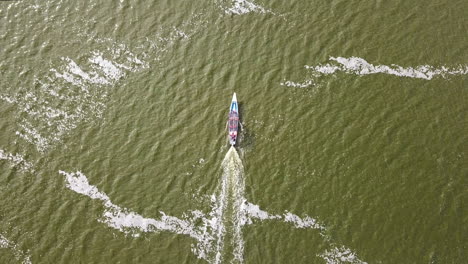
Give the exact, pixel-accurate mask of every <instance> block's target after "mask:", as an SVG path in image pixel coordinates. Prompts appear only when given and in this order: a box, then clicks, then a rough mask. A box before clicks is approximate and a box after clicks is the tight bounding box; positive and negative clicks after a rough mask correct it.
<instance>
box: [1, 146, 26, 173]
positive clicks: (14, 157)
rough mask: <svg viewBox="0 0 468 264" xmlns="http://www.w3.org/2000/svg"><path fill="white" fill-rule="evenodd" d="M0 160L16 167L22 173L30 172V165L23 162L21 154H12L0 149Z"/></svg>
mask: <svg viewBox="0 0 468 264" xmlns="http://www.w3.org/2000/svg"><path fill="white" fill-rule="evenodd" d="M0 160H6V161H9V162H10V164H11V166H12V167H18V168H20V169H21V170H23V171H32V170H33V165H32V163H30V162H28V161H26V160H25V158H24V156H23V155H21V154H18V153H17V154H12V153H8V152H6V151H4V150H3V149H0Z"/></svg>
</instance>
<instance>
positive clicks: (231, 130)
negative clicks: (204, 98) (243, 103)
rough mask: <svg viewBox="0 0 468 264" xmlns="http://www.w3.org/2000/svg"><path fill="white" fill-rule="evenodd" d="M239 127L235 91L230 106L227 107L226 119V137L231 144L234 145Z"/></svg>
mask: <svg viewBox="0 0 468 264" xmlns="http://www.w3.org/2000/svg"><path fill="white" fill-rule="evenodd" d="M238 128H239V106H238V105H237V98H236V93H234V95H233V96H232V101H231V106H230V107H229V120H228V138H229V144H231V146H234V145H236V141H237V131H238Z"/></svg>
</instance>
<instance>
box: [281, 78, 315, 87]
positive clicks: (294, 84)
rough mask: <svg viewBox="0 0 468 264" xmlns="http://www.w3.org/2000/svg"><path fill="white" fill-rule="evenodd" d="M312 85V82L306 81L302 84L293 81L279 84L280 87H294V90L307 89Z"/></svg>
mask: <svg viewBox="0 0 468 264" xmlns="http://www.w3.org/2000/svg"><path fill="white" fill-rule="evenodd" d="M312 84H314V83H313V82H312V80H307V81H304V82H302V83H299V82H293V81H285V82H282V83H280V85H282V86H287V87H295V88H307V87H309V86H311V85H312Z"/></svg>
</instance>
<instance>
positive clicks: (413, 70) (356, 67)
mask: <svg viewBox="0 0 468 264" xmlns="http://www.w3.org/2000/svg"><path fill="white" fill-rule="evenodd" d="M330 61H332V62H331V63H327V64H323V65H317V66H308V65H306V66H305V68H307V69H310V70H313V71H314V73H316V74H323V75H329V74H334V73H336V72H345V73H349V74H356V75H368V74H377V73H382V74H389V75H395V76H400V77H408V78H417V79H425V80H432V79H433V78H435V77H442V78H447V77H449V76H456V75H466V74H468V66H466V65H465V66H463V65H460V66H458V67H453V68H449V67H446V66H442V67H438V68H437V67H434V66H430V65H420V66H416V67H402V66H399V65H396V64H392V65H390V66H388V65H373V64H371V63H369V62H367V61H366V60H365V59H363V58H359V57H349V58H344V57H330Z"/></svg>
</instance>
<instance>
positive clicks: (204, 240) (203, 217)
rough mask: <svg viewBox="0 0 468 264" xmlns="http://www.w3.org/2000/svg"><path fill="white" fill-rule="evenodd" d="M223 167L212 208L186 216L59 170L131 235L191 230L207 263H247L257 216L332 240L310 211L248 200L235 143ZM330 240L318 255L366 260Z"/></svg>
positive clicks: (109, 221) (195, 247)
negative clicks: (124, 201) (246, 229)
mask: <svg viewBox="0 0 468 264" xmlns="http://www.w3.org/2000/svg"><path fill="white" fill-rule="evenodd" d="M221 169H222V174H221V180H220V183H219V188H218V192H217V194H213V195H212V196H211V203H212V205H211V210H210V211H209V213H207V214H205V213H203V212H201V211H198V210H194V211H190V212H189V214H184V215H183V217H182V218H177V217H174V216H168V215H166V214H165V213H164V212H159V213H160V215H161V217H160V218H159V219H154V218H146V217H143V216H141V215H139V214H137V213H135V212H133V211H131V210H129V209H126V208H122V207H120V206H118V205H116V204H114V203H113V202H112V201H111V199H110V198H109V196H108V195H107V194H105V193H104V192H101V191H99V189H98V188H97V187H96V186H93V185H91V184H89V181H88V179H87V177H86V176H85V175H84V174H83V173H81V172H80V171H77V172H71V173H69V172H65V171H59V173H60V174H61V175H63V176H65V180H66V186H67V187H68V188H69V189H70V190H73V191H75V192H77V193H80V194H83V195H86V196H88V197H89V198H91V199H95V200H99V201H101V202H102V203H103V205H104V207H105V210H104V212H103V215H102V218H101V219H99V220H98V221H99V222H102V223H105V224H107V225H108V226H109V227H112V228H114V229H116V230H119V231H121V232H123V233H125V234H130V235H132V236H139V235H140V233H142V232H143V233H146V232H159V231H169V232H172V233H175V234H181V235H187V236H190V237H192V238H194V239H195V240H196V241H197V242H196V244H192V252H193V253H194V254H195V255H196V256H197V257H198V258H202V259H205V260H206V261H207V262H208V263H225V262H231V263H243V261H244V260H243V255H244V240H243V233H242V227H243V226H244V225H250V224H254V223H255V222H254V220H258V221H265V220H270V221H281V222H283V223H287V224H291V225H292V226H293V227H294V228H298V229H316V230H320V236H322V237H324V238H325V240H326V241H329V240H330V239H329V238H328V237H327V236H326V235H325V231H326V229H325V226H323V225H322V224H320V223H319V221H318V220H316V219H314V218H312V217H309V216H304V217H299V216H298V215H296V214H293V213H291V212H288V211H286V212H284V213H283V214H271V213H268V212H267V211H265V210H262V209H260V206H258V205H255V204H252V203H249V202H248V201H247V200H246V199H245V197H244V195H245V183H244V168H243V165H242V161H241V159H240V157H239V155H238V153H237V151H236V149H235V148H234V147H231V148H230V149H229V151H228V152H227V153H226V156H225V157H224V159H223V161H222V163H221ZM330 245H331V248H330V249H328V250H326V251H325V252H324V253H323V254H320V255H319V256H320V257H322V258H323V259H324V260H325V261H327V263H330V264H331V263H354V264H356V263H365V262H362V261H361V260H359V258H358V257H357V255H356V254H355V253H353V252H352V251H351V250H350V249H349V248H346V247H344V246H341V247H338V246H335V245H334V244H333V243H331V244H330ZM228 248H229V249H232V252H227V251H226V250H227V249H228ZM333 261H335V262H333ZM339 261H341V262H339Z"/></svg>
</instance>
